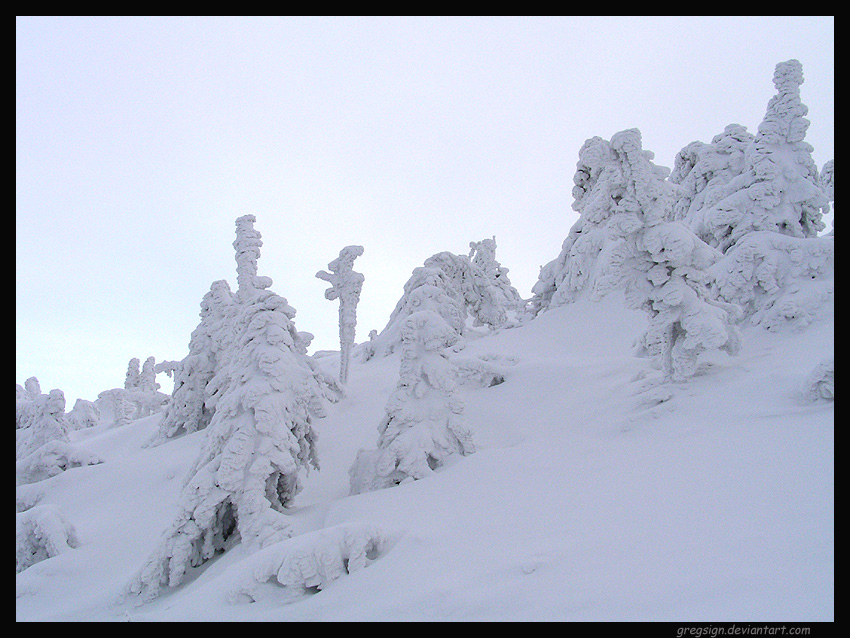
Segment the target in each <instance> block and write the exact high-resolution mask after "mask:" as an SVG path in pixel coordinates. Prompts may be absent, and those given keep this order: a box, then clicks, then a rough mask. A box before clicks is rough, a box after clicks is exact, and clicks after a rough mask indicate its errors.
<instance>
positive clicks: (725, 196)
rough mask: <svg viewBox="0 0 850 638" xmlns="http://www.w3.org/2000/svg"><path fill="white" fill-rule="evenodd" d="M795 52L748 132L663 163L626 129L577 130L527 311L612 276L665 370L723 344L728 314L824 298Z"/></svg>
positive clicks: (691, 363)
mask: <svg viewBox="0 0 850 638" xmlns="http://www.w3.org/2000/svg"><path fill="white" fill-rule="evenodd" d="M802 82H803V76H802V66H801V65H800V63H799V62H798V61H796V60H789V61H787V62H783V63H780V64H778V65H777V66H776V71H775V74H774V85H775V86H776V89H777V94H776V95H775V96H774V97H773V98H772V99H771V100H770V101H769V103H768V106H767V112H766V114H765V117H764V120H763V122H762V124H761V125H760V126H759V129H758V132H757V133H756V134H755V135H753V134H751V133H749V132H748V131H747V130H746V128H745V127H743V126H741V125H738V124H730V125H729V126H727V127H726V128H725V129H724V131H723V132H722V133H721V134H719V135H717V136H715V137H714V138H713V139H712V141H711V143H709V144H707V143H703V142H698V141H697V142H692V143H690V144H688V145H687V146H686V147H685V148H683V149H682V150H681V151H680V152H679V154H678V155H677V157H676V162H675V168H674V170H673V171H672V173H670V172H669V171H668V169H666V168H663V167H660V166H656V165H654V164H653V163H652V161H651V160H652V159H653V157H652V153H651V152H649V151H645V150H643V149H642V147H641V141H640V133H639V131H638V130H637V129H630V130H627V131H621V132H619V133H617V134H616V135H614V136H613V137H612V138H611V140H610V142H609V141H606V140H604V139H602V138H599V137H594V138H591V139H588V140H587V141H586V142H585V144H584V145H583V146H582V148H581V150H580V151H579V160H578V163H577V165H576V173H575V176H574V178H573V181H574V184H575V186H574V188H573V199H574V201H573V205H572V207H573V209H574V210H575V211H576V212H578V213H579V215H580V217H579V220H578V221H577V222H576V223H575V224H574V225H573V227H572V228H571V229H570V231H569V234H568V236H567V238H566V240H565V241H564V243H563V246H562V249H561V253H560V254H559V256H558V257H557V258H556V259H554V260H553V261H551V262H549V263H548V264H546V265H545V266H543V267H542V268H541V271H540V275H539V277H538V281H537V283H536V284H535V286H534V287H533V289H532V293H533V296H532V298H531V300H530V301H529V304H528V312H529V315H530V316H531V317H534V316H537V315H538V314H539V313H540V312H543V311H545V310H547V309H549V308H554V307H558V306H562V305H564V304H568V303H572V302H574V301H576V300H577V299H579V298H582V297H586V298H589V299H591V300H596V299H599V298H600V297H602V296H604V295H605V294H607V293H608V292H610V291H611V290H614V289H622V290H624V291H625V293H626V298H627V300H628V302H629V303H630V305H632V306H633V307H639V308H644V309H645V310H646V311H647V312H648V313H649V316H650V325H649V328H648V330H647V332H646V334H645V335H644V338H643V340H642V344H641V349H642V351H643V352H646V353H648V354H652V355H654V356H656V357H657V358H658V359H659V361H660V363H661V365H662V369H663V370H664V371H665V374H666V376H667V377H669V378H671V379H679V380H681V379H684V378H687V377H689V376H692V375H693V374H694V373H695V371H696V369H697V364H696V360H697V357H698V356H699V354H700V353H701V352H704V351H706V350H714V349H718V350H724V351H726V352H728V353H729V354H734V353H736V352H737V351H738V350H739V348H740V344H741V338H740V333H739V332H738V330H737V327H736V326H737V324H738V323H740V322H741V321H745V320H749V321H750V322H751V323H753V324H758V325H762V326H763V327H765V328H768V329H770V330H776V329H779V328H781V327H784V326H794V327H798V328H800V327H805V326H806V325H808V323H810V322H811V321H812V320H813V319H814V318H815V317H816V316H817V315H818V313H819V312H822V311H823V309H824V308H828V307H829V304H831V303H832V296H833V283H832V273H833V271H834V263H833V260H834V257H833V255H834V248H833V246H834V241H833V236H832V235H830V236H826V237H819V236H818V233H819V232H820V231H821V230H823V228H824V225H823V222H822V221H821V217H822V214H823V212H825V211H827V210H828V208H829V202H830V201H831V200H832V199H833V198H834V195H833V192H834V190H833V186H832V184H833V183H834V181H833V177H832V171H833V169H832V166H833V165H834V163H827V165H825V167H824V170H822V171H821V173H820V174H819V173H818V171H817V168H816V166H815V164H814V162H813V160H812V158H811V151H812V148H811V146H810V145H809V144H807V143H806V142H805V139H804V138H805V132H806V129H807V128H808V125H809V122H808V120H806V119H805V117H804V116H805V115H806V113H807V108H806V106H805V105H803V104H802V102H801V100H800V85H801V84H802Z"/></svg>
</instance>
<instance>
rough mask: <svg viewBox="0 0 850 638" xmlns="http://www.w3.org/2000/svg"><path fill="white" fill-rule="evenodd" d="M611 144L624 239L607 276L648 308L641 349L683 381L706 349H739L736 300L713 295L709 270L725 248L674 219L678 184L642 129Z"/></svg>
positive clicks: (616, 219) (617, 220)
mask: <svg viewBox="0 0 850 638" xmlns="http://www.w3.org/2000/svg"><path fill="white" fill-rule="evenodd" d="M611 149H612V150H613V151H614V153H615V155H616V157H617V161H618V163H619V165H620V169H621V171H622V175H623V178H624V182H623V184H624V189H623V192H622V198H621V199H620V200H619V201H618V203H617V209H616V212H615V215H614V216H613V217H612V219H611V222H610V226H611V228H612V230H614V231H615V232H616V233H618V234H620V236H621V237H622V238H623V242H622V243H621V244H620V245H619V248H618V250H617V251H616V254H615V255H614V256H613V257H614V258H613V261H612V264H613V268H612V270H611V271H610V275H609V276H610V277H611V278H612V279H613V280H614V281H615V282H616V283H617V284H618V285H622V286H624V287H625V291H626V299H627V301H628V302H629V304H630V305H631V306H632V307H635V308H642V309H643V310H645V311H646V312H647V314H648V315H649V327H648V329H647V331H646V332H645V334H644V335H643V338H642V346H643V348H644V349H645V350H646V352H647V353H648V354H650V355H652V356H655V357H656V358H657V359H658V360H659V361H660V364H661V368H662V370H663V372H664V375H665V377H666V378H669V379H672V380H674V381H681V380H684V379H687V378H688V377H690V376H693V374H694V373H695V372H696V368H697V358H698V357H699V355H700V354H701V353H702V352H704V351H706V350H724V351H726V352H728V353H729V354H732V355H734V354H737V352H738V350H739V349H740V345H741V337H740V333H739V331H738V330H737V328H736V327H735V326H734V320H735V318H736V312H737V307H736V306H734V305H732V304H728V303H722V302H718V301H715V300H713V299H712V298H711V295H710V290H709V283H710V277H709V274H708V272H707V270H708V268H709V267H710V266H712V265H713V264H714V263H716V262H717V261H718V260H719V259H720V257H721V256H720V253H719V252H718V251H716V250H715V249H713V248H711V247H710V246H708V245H707V244H706V243H705V242H703V241H702V240H700V239H699V238H698V237H697V236H696V235H694V233H693V232H692V231H691V230H690V229H688V228H687V227H686V226H685V225H684V224H682V223H681V222H674V221H670V219H671V218H672V207H673V198H674V194H673V190H672V189H673V187H672V185H671V184H669V183H668V182H666V181H665V177H666V174H667V169H665V168H663V167H659V166H656V165H655V164H653V163H652V161H651V160H652V158H653V155H652V153H651V152H649V151H644V150H643V149H642V147H641V135H640V131H638V130H637V129H628V130H625V131H621V132H619V133H617V134H615V135H614V136H613V137H612V138H611Z"/></svg>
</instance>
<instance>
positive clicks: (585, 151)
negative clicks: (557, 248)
mask: <svg viewBox="0 0 850 638" xmlns="http://www.w3.org/2000/svg"><path fill="white" fill-rule="evenodd" d="M573 182H574V186H573V191H572V194H573V204H572V208H573V210H574V211H576V212H577V213H578V214H579V215H580V217H579V219H578V220H577V221H576V222H575V224H573V226H572V228H570V231H569V234H568V235H567V238H566V239H565V240H564V243H563V244H562V245H561V252H560V254H559V255H558V257H556V258H555V259H553V260H552V261H550V262H549V263H547V264H546V265H545V266H542V267H541V268H540V274H539V275H538V279H537V282H536V283H535V284H534V286H533V287H532V289H531V292H532V298H531V300H530V302H529V312H530V314H531V316H537V315H538V314H539V313H540V312H542V311H544V310H546V309H548V308H554V307H558V306H561V305H563V304H565V303H571V302H573V301H575V300H576V299H577V298H578V297H579V296H581V295H584V294H587V295H589V296H594V297H598V296H599V295H598V294H596V293H595V292H594V287H595V284H596V281H597V279H598V277H599V272H598V271H599V268H600V265H601V264H602V263H603V262H604V255H603V251H609V250H610V248H611V246H612V244H613V243H614V242H616V241H617V238H615V237H613V236H612V235H611V233H610V232H609V231H608V228H607V226H608V221H609V219H610V218H611V216H612V215H613V214H614V212H615V211H616V210H617V205H618V202H619V201H620V199H621V198H622V191H623V188H624V184H623V176H622V171H621V170H620V168H619V166H618V164H617V162H616V158H615V155H614V153H613V151H612V150H611V145H610V142H608V141H607V140H603V139H602V138H600V137H592V138H590V139H588V140H586V141H585V143H584V144H583V145H582V147H581V149H580V150H579V159H578V162H577V164H576V172H575V175H574V176H573Z"/></svg>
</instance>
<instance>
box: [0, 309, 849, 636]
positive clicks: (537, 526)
mask: <svg viewBox="0 0 850 638" xmlns="http://www.w3.org/2000/svg"><path fill="white" fill-rule="evenodd" d="M645 324H646V317H645V315H644V314H643V313H641V312H638V311H631V310H627V309H625V306H624V302H623V300H622V297H618V295H616V294H613V295H611V296H610V297H607V298H605V299H604V300H603V301H601V302H595V303H594V302H584V301H579V302H577V303H574V304H570V305H566V306H563V307H560V308H557V309H553V310H550V311H548V312H545V313H543V314H541V315H540V316H539V317H538V318H536V319H535V320H533V321H531V322H529V323H528V324H526V325H524V326H521V327H518V328H513V329H503V330H501V331H500V332H497V333H495V334H491V335H488V336H484V337H481V338H480V339H477V340H475V341H472V342H470V343H469V344H468V345H467V347H466V348H465V350H464V351H463V355H464V356H475V355H499V356H501V357H512V358H514V359H516V365H513V366H511V367H510V368H506V370H507V372H506V375H505V382H504V383H501V384H499V385H495V386H492V387H488V388H478V387H470V386H466V387H465V388H464V389H463V390H462V396H463V400H464V402H465V405H466V409H465V412H464V416H465V419H466V423H467V424H468V425H469V426H470V427H471V428H472V430H473V431H474V436H475V443H476V447H477V452H476V453H474V454H472V455H470V456H467V457H456V458H454V459H453V460H451V461H450V462H449V463H447V464H446V465H445V466H444V467H441V468H439V469H438V470H437V471H436V472H435V474H434V475H433V476H430V477H428V478H426V479H423V480H420V481H415V482H409V483H403V484H401V485H399V486H396V487H392V488H387V489H383V490H379V491H376V492H370V493H365V494H359V495H357V496H349V476H348V470H349V468H350V467H351V464H352V463H353V461H354V458H355V456H356V454H357V451H358V450H359V449H360V448H367V449H374V447H375V443H376V440H377V436H378V431H377V426H378V424H379V422H380V420H381V418H382V417H383V414H384V406H385V403H386V400H387V398H388V397H389V395H390V393H391V392H392V391H393V389H394V388H395V384H396V381H397V380H398V367H399V359H398V354H395V355H392V356H389V357H376V358H373V359H372V360H370V361H368V362H365V363H362V362H360V361H358V360H356V358H355V359H353V360H352V364H351V369H350V378H349V384H348V386H347V389H346V392H347V396H346V397H345V398H343V399H342V400H341V401H340V402H339V403H337V404H328V406H327V411H328V416H327V418H324V419H319V420H317V421H316V424H315V427H316V429H317V431H318V433H319V441H318V450H319V460H320V464H321V471H319V472H312V473H311V474H310V475H309V476H307V477H306V478H305V481H304V485H305V488H304V491H303V492H301V493H300V494H299V495H298V496H296V498H295V506H294V507H293V508H292V509H291V511H290V516H291V519H292V523H293V526H294V528H295V532H296V535H295V536H294V537H293V538H291V539H289V540H287V541H283V542H282V543H278V544H276V545H273V546H271V547H270V548H266V549H265V550H262V551H261V552H257V553H255V554H252V555H248V554H247V553H246V552H245V550H244V548H243V547H242V546H240V545H239V544H235V545H234V546H232V547H231V548H230V549H228V550H227V551H226V552H225V553H224V554H222V555H220V556H219V557H218V558H216V559H215V560H213V561H211V562H209V563H207V564H205V565H203V566H202V567H200V568H197V569H195V570H194V571H193V572H192V573H191V574H190V575H189V577H188V578H187V580H186V581H185V582H184V583H183V584H182V585H181V586H179V587H177V588H175V589H174V590H169V591H166V592H164V593H163V594H162V595H161V596H160V597H159V598H158V599H156V600H154V601H153V602H150V603H147V604H139V601H138V600H136V599H134V598H133V597H132V596H130V597H126V598H122V592H123V591H124V588H125V586H126V585H127V583H128V582H129V580H130V579H131V578H132V576H133V575H134V573H135V572H136V570H138V569H139V568H140V566H141V565H142V564H143V563H144V561H145V560H146V559H147V557H148V556H149V555H150V554H151V552H153V551H154V550H155V548H156V547H157V544H158V542H159V539H160V535H161V534H162V533H163V531H164V530H165V529H166V527H167V526H168V524H169V523H170V521H171V520H172V518H173V516H174V515H175V513H176V507H177V503H178V500H179V494H180V492H181V488H182V479H183V477H184V475H185V473H186V472H187V470H188V469H189V467H190V466H191V464H192V462H193V460H194V459H195V456H196V454H197V453H198V450H199V448H200V446H201V445H202V441H203V438H204V436H205V431H200V432H196V433H193V434H190V435H186V436H183V437H179V438H176V439H174V440H171V441H169V442H167V443H165V444H163V445H160V446H158V447H145V444H146V442H147V441H149V440H150V439H151V438H153V437H154V435H155V434H156V432H157V426H158V422H159V420H160V419H161V418H162V414H161V413H159V414H156V415H153V416H150V417H146V418H143V419H139V420H136V421H133V422H132V423H131V424H129V425H126V426H123V427H115V428H106V427H104V426H97V427H94V428H89V429H86V430H78V431H75V432H73V433H72V435H71V441H72V443H74V444H75V445H77V446H79V447H80V448H81V449H84V450H87V451H89V452H91V453H93V454H96V455H97V456H98V457H100V458H101V459H103V463H102V464H100V465H94V466H87V467H80V468H74V469H70V470H68V471H65V472H63V473H61V474H60V475H58V476H54V477H52V478H50V479H48V480H46V481H41V482H39V483H35V484H32V485H28V486H23V487H21V488H19V498H20V497H21V495H24V496H26V500H28V501H29V502H37V504H38V505H50V506H55V507H57V508H58V510H59V511H61V513H62V514H63V515H64V517H65V518H66V519H67V521H69V522H70V524H71V525H73V528H74V529H75V531H76V540H77V543H76V545H75V546H74V547H73V548H68V549H67V550H66V551H63V552H61V553H60V554H58V555H56V556H54V557H52V558H49V559H47V560H43V561H42V562H39V563H37V564H35V565H32V566H31V567H29V568H28V569H25V570H24V571H22V572H21V573H19V574H18V575H17V577H16V579H17V593H16V596H17V601H16V617H17V620H18V621H112V620H133V621H177V620H183V621H200V620H205V621H206V620H221V621H288V620H302V621H317V620H320V621H390V620H403V621H412V620H428V621H464V620H476V621H479V620H481V621H483V620H503V621H510V620H516V621H531V620H566V621H568V620H650V621H653V620H672V621H682V622H685V621H705V620H716V621H724V620H725V621H793V622H801V621H819V620H820V621H822V620H832V619H833V617H834V402H833V401H829V400H826V399H819V400H816V401H810V400H807V399H806V392H805V390H804V387H803V386H804V383H805V381H806V379H807V378H808V377H809V375H810V373H811V372H812V371H813V370H814V369H815V368H816V367H817V366H818V364H820V363H821V362H822V361H823V360H824V359H826V358H828V357H831V356H832V355H833V346H834V343H833V335H834V322H833V318H832V315H830V316H829V317H828V318H826V319H821V320H819V321H817V322H815V323H813V324H812V325H810V326H808V328H807V329H806V330H805V331H803V332H779V333H771V332H768V331H766V330H764V329H762V328H758V327H749V328H745V329H744V330H743V337H744V346H743V350H742V352H741V353H740V354H739V355H738V356H737V357H729V356H727V355H725V354H722V353H715V354H713V355H711V354H706V355H704V356H703V358H702V359H701V360H700V368H699V372H698V373H697V375H696V376H695V377H694V378H692V379H690V380H689V381H687V382H685V383H680V384H666V385H660V384H659V383H658V381H657V379H658V376H657V375H658V373H657V371H655V370H653V369H652V368H651V366H650V362H649V361H648V360H646V359H639V358H636V357H633V356H632V355H631V352H632V350H631V346H632V343H633V341H634V340H635V338H636V337H638V336H639V335H640V334H641V331H642V330H643V328H644V327H645ZM317 361H318V362H319V363H320V364H321V365H322V367H323V368H325V369H326V370H327V371H328V372H329V373H331V374H334V373H335V371H336V370H338V368H339V358H338V356H337V354H336V353H330V354H328V353H323V356H320V357H319V358H317ZM323 565H324V566H323ZM281 566H283V567H281ZM278 568H281V571H280V574H279V575H278V576H277V577H275V574H278ZM284 568H285V569H284ZM311 570H312V571H311ZM284 572H285V573H284ZM311 574H312V575H311Z"/></svg>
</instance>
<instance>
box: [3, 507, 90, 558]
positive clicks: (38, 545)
mask: <svg viewBox="0 0 850 638" xmlns="http://www.w3.org/2000/svg"><path fill="white" fill-rule="evenodd" d="M77 546H79V539H78V538H77V531H76V529H74V526H73V525H72V524H71V523H70V522H69V521H68V519H67V518H66V517H65V515H64V514H63V513H62V510H61V509H59V507H57V506H56V505H36V506H35V507H32V508H30V509H28V510H26V511H24V512H20V513H19V514H15V572H16V573H20V572H22V571H24V570H25V569H27V568H28V567H31V566H33V565H35V564H36V563H38V562H41V561H43V560H47V559H48V558H53V557H54V556H58V555H59V554H61V553H63V552H66V551H68V550H70V549H73V548H75V547H77Z"/></svg>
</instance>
